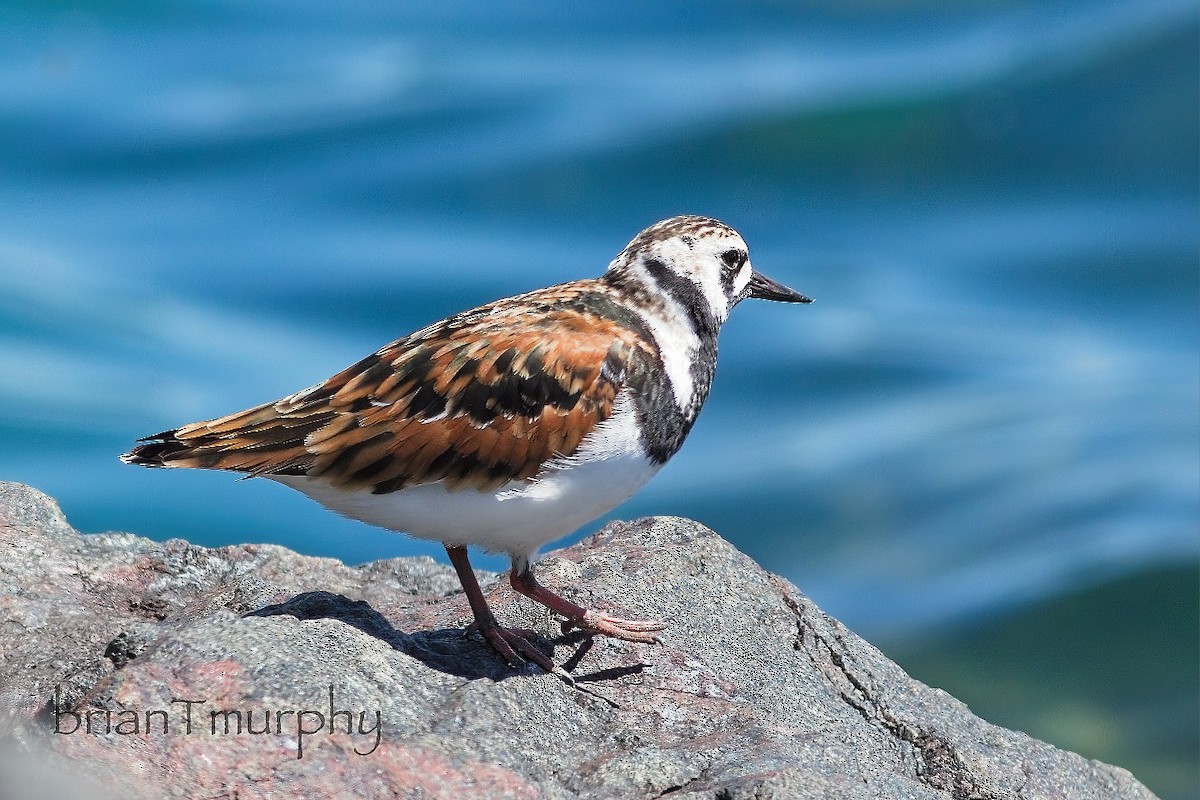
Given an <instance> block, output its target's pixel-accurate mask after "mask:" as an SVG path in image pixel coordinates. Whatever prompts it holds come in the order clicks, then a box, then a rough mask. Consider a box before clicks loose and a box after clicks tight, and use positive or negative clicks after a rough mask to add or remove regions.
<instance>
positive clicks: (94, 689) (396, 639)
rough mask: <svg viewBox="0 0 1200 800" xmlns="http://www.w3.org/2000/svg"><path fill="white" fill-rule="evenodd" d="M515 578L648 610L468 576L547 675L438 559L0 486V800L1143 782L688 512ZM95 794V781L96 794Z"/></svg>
mask: <svg viewBox="0 0 1200 800" xmlns="http://www.w3.org/2000/svg"><path fill="white" fill-rule="evenodd" d="M538 576H539V579H540V580H541V581H542V582H543V583H544V584H546V585H547V586H549V587H551V588H553V589H556V590H559V591H561V592H562V593H563V594H564V595H566V596H568V597H570V598H572V599H574V600H575V601H576V602H579V603H581V604H584V605H593V606H600V607H603V608H605V609H606V610H611V611H615V612H617V613H618V614H619V615H621V616H633V617H647V618H658V619H663V620H666V621H668V622H669V623H670V625H671V627H670V629H669V631H668V632H667V634H666V636H665V642H664V644H663V645H661V646H656V645H640V644H632V643H628V642H618V641H610V640H606V639H603V638H601V637H598V638H596V639H589V638H587V637H584V636H581V635H580V634H579V633H578V632H575V633H574V634H568V635H564V634H563V632H562V630H561V628H560V626H559V624H558V622H557V621H556V620H554V619H551V618H550V617H549V616H548V615H547V613H546V612H545V610H544V609H542V608H541V607H540V606H536V605H534V604H533V603H531V602H530V601H528V600H526V599H524V598H521V597H519V596H515V595H514V594H513V592H512V591H511V590H510V589H509V587H508V586H507V583H506V582H505V581H503V580H498V579H497V577H496V576H486V575H485V576H483V584H484V588H485V591H486V592H487V594H488V596H489V600H490V602H491V604H492V606H493V608H494V609H496V611H497V614H498V616H500V617H501V619H502V620H505V621H507V622H508V623H509V624H513V625H515V626H517V627H522V628H529V629H532V630H534V631H537V632H538V634H539V638H538V641H539V643H540V644H541V645H542V646H544V648H545V649H546V650H547V652H552V653H553V657H554V659H555V661H556V662H557V663H559V664H562V665H564V666H565V668H566V669H567V671H568V672H569V673H570V674H571V675H572V676H573V677H574V680H575V681H576V686H575V687H571V686H568V685H567V684H565V683H564V682H562V681H560V680H558V679H557V678H555V677H553V676H550V675H546V674H543V673H540V672H538V671H536V670H533V669H529V670H525V671H520V670H516V669H513V668H510V667H509V666H507V665H506V664H504V663H503V662H502V661H501V660H500V658H499V657H498V656H497V655H496V654H495V653H493V652H492V651H491V650H490V649H489V648H488V647H487V646H486V645H485V644H484V643H483V642H482V641H481V640H480V639H479V638H478V637H477V636H474V635H465V634H464V629H465V628H466V626H467V624H468V623H469V622H470V620H471V614H470V610H469V608H468V606H467V603H466V599H465V598H464V596H463V595H462V594H461V592H460V591H459V587H458V582H457V580H456V579H455V577H454V574H453V572H452V571H451V569H450V568H449V567H448V566H444V565H442V564H439V563H437V562H435V561H432V560H430V559H423V558H397V559H390V560H385V561H376V562H373V563H370V564H366V565H363V566H360V567H347V566H346V565H344V564H342V563H340V562H338V561H334V560H330V559H322V558H312V557H308V556H304V555H300V554H297V553H294V552H292V551H290V550H287V549H285V548H282V547H278V546H273V545H238V546H231V547H222V548H217V549H206V548H203V547H197V546H195V545H191V544H189V543H187V542H185V541H183V540H179V539H174V540H170V541H167V542H154V541H151V540H148V539H144V538H141V537H138V536H134V535H131V534H124V533H107V534H97V535H81V534H79V533H78V532H77V531H75V530H74V529H73V528H72V527H71V526H70V525H69V524H68V523H67V521H66V520H65V519H64V518H63V515H62V513H61V512H60V511H59V509H58V507H57V506H56V505H55V503H54V502H53V500H51V499H50V498H48V497H46V496H45V495H43V494H41V493H40V492H38V491H36V490H34V489H31V488H29V487H27V486H23V485H20V484H15V483H0V587H2V591H0V708H2V709H3V711H2V712H0V724H2V725H3V730H2V731H0V785H3V786H4V787H6V791H7V792H8V793H7V794H6V795H5V796H6V797H28V798H51V797H62V796H66V795H68V794H79V793H80V792H82V791H87V792H88V793H89V794H92V795H93V796H106V797H118V798H164V797H181V798H229V799H230V800H232V798H238V799H239V800H251V799H252V798H281V797H309V798H320V797H330V798H333V797H337V798H381V797H398V798H578V797H583V798H609V797H612V798H659V797H671V798H673V799H677V800H682V798H712V799H713V800H742V799H745V800H750V798H759V799H762V798H868V797H869V798H930V799H932V798H986V799H988V800H993V799H994V800H1000V799H1001V798H1004V799H1006V800H1007V798H1014V799H1015V798H1080V800H1082V799H1083V798H1151V797H1153V795H1152V794H1151V793H1150V792H1149V791H1148V790H1147V789H1145V788H1144V787H1143V786H1142V785H1141V784H1139V783H1138V782H1137V781H1136V780H1135V779H1134V778H1133V777H1132V776H1131V775H1130V774H1129V773H1128V772H1126V771H1124V770H1122V769H1119V768H1117V767H1112V766H1108V765H1105V764H1101V763H1098V762H1095V761H1089V760H1087V759H1084V758H1082V757H1080V756H1078V755H1075V754H1073V753H1068V752H1064V751H1061V750H1058V749H1056V748H1054V747H1052V746H1050V745H1048V744H1044V743H1042V742H1039V741H1036V740H1034V739H1031V738H1030V737H1028V736H1026V735H1024V734H1021V733H1017V732H1014V731H1010V730H1005V729H1002V728H998V727H996V726H993V725H990V724H989V723H987V722H985V721H983V720H981V719H979V718H977V717H975V716H974V715H973V714H971V712H970V710H969V709H968V708H967V707H966V706H964V705H963V704H962V703H960V702H958V701H957V700H955V699H954V698H953V697H951V696H949V695H948V694H946V693H945V692H942V691H939V690H936V689H931V688H929V687H927V686H924V685H922V684H921V683H919V682H917V681H914V680H912V679H911V678H909V677H908V676H907V675H906V674H905V673H904V672H903V670H901V669H900V668H899V667H898V666H896V665H895V664H894V663H892V662H890V661H889V660H888V659H887V658H885V657H884V656H883V655H882V654H881V653H880V652H879V651H878V650H876V649H875V648H873V647H872V646H871V645H870V644H868V643H867V642H865V641H863V640H862V639H861V638H859V637H858V636H855V635H854V634H853V633H852V632H850V631H849V630H847V629H846V628H845V627H844V626H842V625H841V624H840V623H839V622H837V621H836V620H834V619H832V618H830V617H829V616H828V615H826V614H825V613H823V612H822V611H821V610H820V609H819V608H817V607H816V606H815V605H813V603H812V602H811V601H809V600H808V599H807V598H806V597H805V596H804V595H802V594H801V593H800V592H799V591H798V590H797V589H796V587H795V586H793V585H791V584H790V583H788V582H787V581H785V580H783V579H781V578H779V577H777V576H775V575H772V574H770V573H768V572H766V571H764V570H763V569H762V568H760V567H759V566H758V565H757V564H755V563H754V562H753V561H751V560H750V559H749V558H748V557H746V556H745V555H743V554H741V553H740V552H738V551H737V550H736V549H735V548H734V547H732V546H731V545H730V544H729V543H728V542H726V541H725V540H724V539H722V538H721V537H720V536H718V535H717V534H715V533H713V532H712V531H710V530H708V529H706V528H704V527H703V526H701V525H699V524H698V523H695V522H691V521H688V520H683V519H677V518H652V519H644V520H638V521H636V522H630V523H614V524H612V525H609V526H608V527H607V528H605V529H604V530H602V531H600V532H599V533H597V534H596V535H594V536H592V537H589V538H588V539H586V540H584V541H582V542H580V543H579V544H577V545H575V546H572V547H569V548H566V549H564V550H559V551H556V552H554V553H551V554H550V555H549V556H548V557H546V558H545V560H544V561H542V562H541V563H540V564H539V567H538ZM96 792H103V794H95V793H96Z"/></svg>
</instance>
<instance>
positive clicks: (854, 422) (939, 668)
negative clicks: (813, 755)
mask: <svg viewBox="0 0 1200 800" xmlns="http://www.w3.org/2000/svg"><path fill="white" fill-rule="evenodd" d="M1198 20H1200V3H1197V2H1184V1H1183V0H1121V1H1114V2H1106V1H1103V0H1092V1H1091V2H1083V1H1080V2H1068V1H1066V0H1063V1H1062V2H1019V1H1017V0H1012V1H1010V2H1000V1H999V0H996V1H995V2H987V1H986V0H971V1H970V2H963V1H962V0H944V1H942V2H938V1H937V0H896V1H895V2H870V1H869V0H848V1H847V0H840V1H839V2H833V1H832V0H829V1H828V2H808V3H782V2H759V3H733V2H726V3H720V2H690V3H656V4H646V3H635V2H612V3H604V4H592V5H582V6H581V5H579V4H560V3H553V2H520V3H518V2H494V3H489V4H472V5H464V4H447V3H440V2H411V1H410V2H404V3H384V2H379V3H366V2H352V3H336V4H331V3H319V2H312V1H311V0H288V1H287V2H279V1H276V2H268V1H263V2H248V1H246V0H242V1H240V2H220V1H219V0H210V1H208V2H202V1H201V0H194V1H193V2H145V1H144V0H143V1H139V0H112V2H87V3H83V2H78V3H74V2H46V1H45V0H37V1H36V2H34V1H33V0H28V1H27V2H11V1H10V2H3V3H0V23H2V24H0V42H2V46H0V209H2V212H0V478H4V479H10V480H19V481H23V482H27V483H31V484H33V485H35V486H37V487H39V488H41V489H43V490H44V491H47V492H49V493H50V494H52V495H53V496H55V497H56V498H58V499H59V500H60V501H61V503H62V505H63V507H64V509H65V511H66V513H67V515H68V517H69V518H70V519H71V521H72V522H73V523H74V524H75V525H76V526H77V527H80V528H81V529H83V530H87V531H101V530H110V529H116V530H127V531H134V532H137V533H141V534H145V535H148V536H152V537H155V538H160V539H161V538H167V537H171V536H183V537H187V538H189V539H191V540H193V541H196V542H198V543H202V544H206V545H219V544H227V543H234V542H245V541H270V542H275V543H279V544H283V545H287V546H289V547H292V548H295V549H297V550H300V551H302V552H305V553H310V554H317V555H328V556H335V557H337V558H341V559H344V560H346V561H348V562H350V563H357V562H361V561H364V560H369V559H374V558H379V557H386V556H395V555H411V554H418V553H428V554H433V555H435V556H437V555H438V551H439V548H438V546H436V545H431V544H427V543H422V542H417V541H413V540H411V539H408V538H407V537H403V536H398V535H395V534H388V533H385V532H381V531H376V530H373V529H371V528H367V527H365V526H363V525H360V524H357V523H352V522H348V521H345V520H341V519H339V518H336V517H334V516H333V515H331V514H329V513H327V512H324V511H323V510H321V509H319V508H318V507H316V506H315V505H313V504H311V503H310V502H309V501H308V500H306V499H304V498H303V497H301V496H300V495H293V494H292V493H291V492H289V490H286V489H284V488H283V487H280V486H277V485H274V484H271V483H269V482H266V481H244V482H237V481H235V480H233V479H232V478H231V477H230V476H227V475H220V474H205V473H187V472H171V473H167V472H160V471H148V470H139V469H134V468H132V467H126V466H124V465H122V464H120V463H118V462H117V460H116V456H117V454H118V453H120V452H122V451H123V450H125V449H126V448H127V447H128V445H129V444H130V442H131V441H132V440H133V439H134V438H135V437H137V436H140V435H144V434H149V433H152V432H155V431H158V430H161V429H164V428H168V427H172V426H174V425H177V424H179V423H182V422H186V421H192V420H196V419H202V418H208V417H212V416H217V415H220V414H224V413H227V412H231V411H234V410H237V409H240V408H243V407H245V406H248V405H251V404H254V403H258V402H261V401H264V400H268V399H272V398H275V397H278V396H281V395H284V394H287V393H290V392H292V391H295V390H297V389H300V388H302V387H304V386H307V385H309V384H311V383H315V382H317V381H319V380H321V379H323V378H324V377H326V376H328V375H329V374H331V373H333V372H335V371H336V370H338V369H340V368H341V367H343V366H345V365H346V364H348V363H350V362H351V361H353V360H355V359H357V358H359V357H360V356H362V355H365V354H367V353H369V352H371V351H373V350H374V349H375V348H376V347H378V346H380V345H381V344H383V343H385V342H387V341H389V340H391V339H393V338H395V337H397V336H399V335H401V334H403V333H406V332H408V331H410V330H413V329H415V328H417V327H419V326H421V325H423V324H425V323H427V322H430V321H432V320H435V319H437V318H439V317H441V316H443V315H445V314H448V313H451V312H453V311H456V310H459V309H461V308H464V307H467V306H470V305H474V304H476V303H479V302H483V301H486V300H490V299H493V298H496V297H500V296H503V295H507V294H511V293H515V292H519V291H523V290H526V289H530V288H534V287H538V286H542V285H546V284H550V283H554V282H559V281H564V280H569V279H572V278H576V277H580V276H589V275H595V274H598V273H599V272H600V271H602V270H603V268H604V266H605V265H606V264H607V262H608V261H609V259H610V258H612V256H613V255H615V253H616V252H617V250H618V249H619V248H620V247H622V246H623V245H624V244H625V242H626V241H627V240H628V239H629V238H630V237H631V236H632V235H633V234H635V233H636V232H637V231H638V230H639V229H641V228H642V227H644V226H645V225H647V224H649V223H651V222H654V221H656V220H658V219H660V218H663V217H666V216H670V215H673V214H677V213H700V214H710V215H713V216H717V217H720V218H722V219H724V220H726V221H728V222H729V223H731V224H732V225H734V226H735V227H736V228H738V229H739V230H740V231H741V232H742V233H743V234H744V236H745V237H746V239H747V240H748V241H749V243H750V248H751V255H752V258H753V260H754V262H755V263H756V265H758V267H759V268H760V269H761V270H763V271H764V272H766V273H767V274H769V275H771V276H773V277H775V278H777V279H779V280H781V281H784V282H786V283H788V284H790V285H792V286H794V287H796V288H798V289H800V290H801V291H804V292H806V293H808V294H810V295H812V296H814V297H816V298H817V303H816V304H814V305H812V306H809V307H794V306H788V307H784V306H774V305H769V304H765V303H746V304H745V305H744V306H743V307H741V308H739V309H738V311H737V313H736V314H735V315H734V319H733V320H732V321H731V323H730V324H729V325H728V326H727V328H726V330H725V332H724V333H723V338H722V344H721V347H722V352H721V365H720V369H719V370H718V375H717V380H716V384H715V387H714V389H713V393H712V396H711V398H710V400H709V402H708V406H707V407H706V409H705V412H704V414H703V415H702V417H701V419H700V422H699V424H698V426H697V428H696V429H695V431H694V432H693V434H692V436H691V439H690V441H689V442H688V444H687V445H686V447H685V448H684V450H683V452H682V453H681V455H680V456H679V458H678V459H676V461H675V462H673V463H672V464H671V465H669V467H668V468H667V469H666V470H665V471H664V472H663V473H662V474H661V475H660V476H659V477H658V478H657V479H656V480H655V481H654V482H653V483H652V484H651V485H650V486H649V487H648V488H647V489H646V490H644V491H643V492H642V493H641V494H640V495H638V496H637V497H636V498H635V499H634V500H632V501H630V502H629V503H628V504H626V505H625V506H624V507H622V508H620V509H618V511H617V512H616V513H615V515H614V516H617V517H622V518H630V517H634V516H638V515H645V514H680V515H685V516H690V517H694V518H697V519H700V520H702V521H703V522H705V523H707V524H709V525H710V526H712V527H713V528H715V529H716V530H718V531H719V532H720V533H722V534H723V535H724V536H726V537H727V538H729V539H731V540H733V541H734V542H735V543H736V544H737V545H738V546H739V547H741V548H742V549H744V550H746V551H747V552H749V553H750V554H751V555H753V556H754V557H755V558H757V559H758V560H759V561H760V562H761V563H763V564H764V565H765V566H766V567H767V568H769V569H771V570H773V571H775V572H779V573H782V574H783V575H785V576H787V577H788V578H790V579H791V580H793V581H795V582H796V583H797V584H798V585H799V586H800V587H801V588H802V589H803V590H804V591H805V592H807V593H808V594H810V595H811V596H812V597H814V598H815V599H816V600H817V601H818V602H819V603H821V604H822V605H823V606H824V607H825V608H826V609H827V610H829V611H830V612H831V613H833V614H835V615H837V616H838V617H840V618H842V619H843V620H845V621H846V622H847V623H848V624H849V625H850V626H851V627H853V628H854V629H856V630H858V631H859V632H861V633H863V634H864V635H866V636H867V637H868V638H870V639H872V640H873V641H874V642H875V643H877V644H878V645H879V646H880V647H882V648H883V649H884V650H885V651H886V652H888V653H889V654H891V655H893V656H894V657H896V658H897V659H899V660H900V661H901V663H902V664H903V665H904V666H905V667H906V668H908V669H909V670H910V671H911V672H912V673H913V674H914V675H916V676H917V677H918V678H921V679H922V680H924V681H926V682H928V683H932V684H934V685H939V686H943V687H944V688H946V689H948V690H950V691H951V692H953V693H954V694H956V695H958V696H960V697H962V698H963V699H964V700H966V701H967V702H968V703H969V704H970V705H971V706H972V707H973V708H974V709H975V710H976V711H977V712H979V713H981V714H983V715H984V716H985V717H987V718H989V719H991V720H993V721H995V722H998V723H1002V724H1005V725H1009V726H1014V727H1018V728H1021V729H1023V730H1026V731H1028V732H1030V733H1032V734H1034V735H1037V736H1040V737H1044V738H1048V739H1050V740H1051V741H1054V742H1055V743H1057V744H1060V745H1062V746H1064V747H1069V748H1072V749H1076V750H1079V751H1081V752H1083V753H1084V754H1086V755H1088V756H1093V757H1097V758H1102V759H1105V760H1108V761H1112V762H1115V763H1118V764H1121V765H1123V766H1126V767H1128V768H1130V769H1132V770H1133V771H1134V773H1135V774H1136V775H1138V776H1139V777H1140V778H1141V779H1142V780H1144V781H1146V782H1147V783H1149V784H1150V785H1151V787H1152V788H1154V789H1156V790H1157V791H1159V792H1160V793H1162V794H1163V796H1165V797H1169V798H1177V797H1178V798H1182V797H1188V796H1195V793H1196V792H1197V791H1200V788H1198V786H1197V784H1198V780H1197V765H1196V752H1197V745H1198V741H1197V740H1198V736H1197V687H1196V679H1197V660H1198V656H1197V644H1196V642H1197V619H1198V611H1197V594H1198V592H1200V589H1198V586H1197V584H1198V581H1197V557H1198V553H1200V541H1198V532H1197V522H1198V517H1200V507H1198V506H1200V503H1198V493H1200V490H1198V486H1200V457H1198V454H1197V443H1198V425H1200V424H1198V404H1200V358H1198V352H1197V299H1198V292H1197V283H1198V279H1197V261H1198V234H1197V219H1198V213H1200V201H1198V191H1197V174H1198V155H1197V151H1198V138H1200V134H1198V131H1200V123H1198V116H1200V112H1198V110H1197V85H1198V73H1200V67H1198V63H1200V46H1198ZM593 527H594V526H593ZM480 563H482V564H483V565H484V566H490V567H492V568H499V567H501V566H502V565H503V562H501V561H500V560H498V559H493V560H490V561H489V560H486V559H484V560H482V561H481V562H480Z"/></svg>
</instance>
